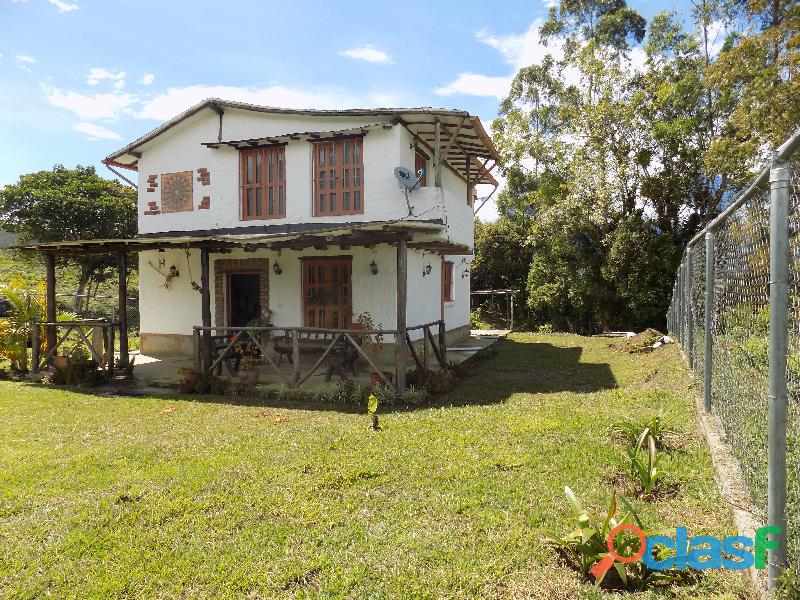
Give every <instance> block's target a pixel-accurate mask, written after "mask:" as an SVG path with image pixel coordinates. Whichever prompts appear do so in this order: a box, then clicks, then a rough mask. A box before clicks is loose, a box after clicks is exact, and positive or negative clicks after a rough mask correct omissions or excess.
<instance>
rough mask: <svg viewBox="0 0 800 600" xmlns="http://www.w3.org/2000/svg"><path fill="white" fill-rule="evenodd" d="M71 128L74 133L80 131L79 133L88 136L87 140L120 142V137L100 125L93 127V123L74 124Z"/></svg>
mask: <svg viewBox="0 0 800 600" xmlns="http://www.w3.org/2000/svg"><path fill="white" fill-rule="evenodd" d="M72 128H73V129H74V130H75V131H80V132H81V133H85V134H86V135H88V136H89V139H92V140H121V139H122V136H121V135H119V134H118V133H116V132H115V131H111V130H110V129H106V128H105V127H101V126H100V125H94V124H93V123H83V122H79V123H75V124H74V125H73V126H72Z"/></svg>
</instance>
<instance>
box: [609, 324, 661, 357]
mask: <svg viewBox="0 0 800 600" xmlns="http://www.w3.org/2000/svg"><path fill="white" fill-rule="evenodd" d="M662 337H664V334H663V333H661V332H660V331H657V330H655V329H645V330H644V331H642V332H641V333H637V334H636V335H634V336H633V337H629V338H621V339H619V340H617V341H615V342H614V343H612V344H609V348H614V349H615V350H619V351H620V352H649V351H651V350H652V347H651V346H652V345H653V344H654V343H655V342H656V341H658V340H659V339H660V338H662Z"/></svg>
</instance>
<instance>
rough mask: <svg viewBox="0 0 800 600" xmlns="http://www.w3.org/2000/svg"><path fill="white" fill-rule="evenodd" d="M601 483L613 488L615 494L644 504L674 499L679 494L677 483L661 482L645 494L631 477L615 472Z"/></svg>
mask: <svg viewBox="0 0 800 600" xmlns="http://www.w3.org/2000/svg"><path fill="white" fill-rule="evenodd" d="M603 483H605V484H606V485H609V486H611V487H613V488H614V489H615V490H616V491H617V493H618V494H619V495H621V496H624V497H626V498H637V499H639V500H643V501H645V502H658V501H660V500H669V499H671V498H675V497H677V496H678V494H679V493H680V489H681V486H680V484H679V483H678V482H677V481H661V482H659V484H658V485H657V486H656V487H655V489H654V490H653V491H652V493H650V494H645V493H644V492H643V491H642V488H641V486H640V485H639V484H638V483H636V482H635V481H634V479H633V477H632V476H630V475H628V474H626V473H623V472H621V471H617V472H616V473H615V474H614V475H609V476H608V477H605V478H604V479H603Z"/></svg>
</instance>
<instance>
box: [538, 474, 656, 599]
mask: <svg viewBox="0 0 800 600" xmlns="http://www.w3.org/2000/svg"><path fill="white" fill-rule="evenodd" d="M564 493H565V494H566V496H567V500H569V503H570V505H571V506H572V509H573V511H574V512H575V515H576V517H577V525H578V527H577V528H576V529H575V530H574V531H572V533H569V534H567V535H565V536H564V537H558V536H554V535H551V536H548V538H547V539H548V541H549V542H550V543H551V544H552V545H553V546H555V547H556V548H559V549H561V550H563V551H565V552H567V553H568V554H571V555H573V556H574V558H575V559H576V561H577V563H578V567H579V568H580V571H581V572H582V573H584V574H588V573H589V570H590V569H591V568H592V567H593V566H594V564H595V563H596V562H598V561H600V560H602V559H603V557H605V555H606V554H608V534H609V532H610V531H611V530H612V529H614V528H615V527H616V526H617V525H621V524H622V523H626V522H628V521H629V519H630V518H631V517H634V518H635V520H636V522H637V523H638V522H639V519H638V516H635V513H634V512H633V509H632V508H631V507H630V505H629V504H628V503H627V501H626V500H625V499H624V498H622V497H620V498H619V500H620V501H621V502H623V503H624V504H625V506H626V507H627V508H628V512H627V513H625V514H624V515H623V516H622V517H621V518H620V519H619V520H617V519H616V517H615V515H616V513H617V494H616V492H613V493H612V494H611V504H610V506H609V507H608V512H607V513H606V515H605V517H604V518H603V520H602V521H596V520H594V519H592V517H590V516H589V513H588V512H586V511H585V510H584V509H583V507H582V506H581V504H580V502H578V498H577V497H576V496H575V493H574V492H573V491H572V490H571V489H570V488H569V487H565V488H564ZM640 527H641V525H640ZM630 542H631V536H629V535H627V534H620V535H618V536H617V537H616V538H615V539H614V545H615V546H616V548H617V552H618V553H620V554H621V555H624V554H627V553H628V552H629V550H628V549H629V546H630ZM614 569H615V570H616V571H617V574H618V575H619V577H620V579H621V580H622V582H623V583H624V584H625V585H627V583H628V574H627V572H626V565H625V564H624V563H620V562H615V563H614ZM605 575H606V574H603V575H602V576H601V577H598V578H597V579H596V580H595V586H599V585H600V584H601V583H602V582H603V579H604V578H605Z"/></svg>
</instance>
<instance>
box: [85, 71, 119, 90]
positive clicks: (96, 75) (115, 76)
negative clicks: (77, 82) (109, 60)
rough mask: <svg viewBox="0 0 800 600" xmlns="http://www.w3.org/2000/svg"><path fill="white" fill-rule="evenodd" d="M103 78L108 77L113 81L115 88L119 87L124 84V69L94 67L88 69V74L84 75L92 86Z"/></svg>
mask: <svg viewBox="0 0 800 600" xmlns="http://www.w3.org/2000/svg"><path fill="white" fill-rule="evenodd" d="M105 79H110V80H111V81H113V82H114V87H115V88H117V89H121V88H122V87H124V85H125V71H113V70H112V71H109V70H108V69H100V68H97V67H94V68H92V69H89V74H88V75H86V83H87V84H89V85H92V86H95V85H97V84H98V83H100V82H101V81H103V80H105Z"/></svg>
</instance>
